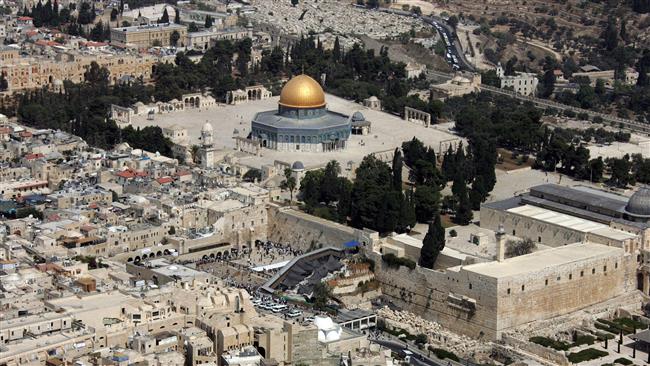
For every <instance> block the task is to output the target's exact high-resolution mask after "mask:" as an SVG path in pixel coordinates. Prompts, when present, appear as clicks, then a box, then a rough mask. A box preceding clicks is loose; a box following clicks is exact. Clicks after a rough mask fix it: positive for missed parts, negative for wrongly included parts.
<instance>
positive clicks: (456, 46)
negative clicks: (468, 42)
mask: <svg viewBox="0 0 650 366" xmlns="http://www.w3.org/2000/svg"><path fill="white" fill-rule="evenodd" d="M420 19H422V21H423V22H425V23H427V24H430V25H431V26H433V27H434V28H437V27H436V25H439V26H440V28H437V30H438V32H440V33H444V34H446V35H447V37H448V39H449V40H450V41H451V43H452V48H451V50H450V51H451V54H452V55H455V56H456V58H457V59H458V64H459V65H460V68H461V70H467V71H475V70H474V66H472V65H471V64H470V63H469V62H468V61H467V59H466V58H465V53H464V52H463V48H462V47H461V45H460V41H459V40H458V36H457V35H456V30H455V29H454V28H452V27H451V26H450V25H448V24H447V22H445V21H444V20H443V19H441V18H438V17H433V16H431V17H420ZM441 35H442V34H441Z"/></svg>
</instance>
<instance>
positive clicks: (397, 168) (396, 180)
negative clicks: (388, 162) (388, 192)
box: [393, 147, 404, 192]
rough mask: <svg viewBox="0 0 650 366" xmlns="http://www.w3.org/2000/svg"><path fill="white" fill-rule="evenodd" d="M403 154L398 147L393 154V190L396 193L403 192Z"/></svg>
mask: <svg viewBox="0 0 650 366" xmlns="http://www.w3.org/2000/svg"><path fill="white" fill-rule="evenodd" d="M403 165H404V164H403V161H402V152H401V151H400V149H399V148H398V147H397V148H395V154H393V189H394V190H396V191H400V192H401V191H402V167H403Z"/></svg>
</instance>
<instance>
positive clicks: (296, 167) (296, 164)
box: [291, 161, 305, 170]
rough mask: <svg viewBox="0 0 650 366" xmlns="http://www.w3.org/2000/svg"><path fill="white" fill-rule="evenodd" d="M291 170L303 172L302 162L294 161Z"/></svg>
mask: <svg viewBox="0 0 650 366" xmlns="http://www.w3.org/2000/svg"><path fill="white" fill-rule="evenodd" d="M291 169H292V170H304V169H305V166H304V165H303V164H302V161H296V162H294V163H293V165H292V166H291Z"/></svg>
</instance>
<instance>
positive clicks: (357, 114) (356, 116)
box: [352, 111, 366, 121]
mask: <svg viewBox="0 0 650 366" xmlns="http://www.w3.org/2000/svg"><path fill="white" fill-rule="evenodd" d="M352 120H353V121H365V120H366V117H364V116H363V114H362V113H361V112H359V111H357V112H354V113H352Z"/></svg>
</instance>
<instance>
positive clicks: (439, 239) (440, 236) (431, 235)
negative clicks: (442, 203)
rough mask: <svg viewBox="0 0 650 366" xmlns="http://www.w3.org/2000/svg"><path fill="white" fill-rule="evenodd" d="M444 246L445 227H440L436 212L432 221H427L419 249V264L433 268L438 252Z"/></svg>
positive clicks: (438, 216)
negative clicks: (425, 231)
mask: <svg viewBox="0 0 650 366" xmlns="http://www.w3.org/2000/svg"><path fill="white" fill-rule="evenodd" d="M444 248H445V229H444V228H443V227H442V221H441V220H440V214H436V215H435V217H434V219H433V222H431V223H429V230H427V234H426V235H425V236H424V240H423V241H422V249H420V261H419V262H420V266H422V267H424V268H430V269H433V265H434V264H435V263H436V259H437V258H438V254H440V252H441V251H442V250H443V249H444Z"/></svg>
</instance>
